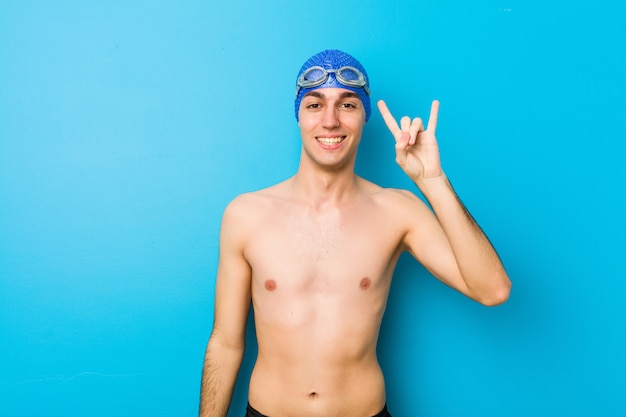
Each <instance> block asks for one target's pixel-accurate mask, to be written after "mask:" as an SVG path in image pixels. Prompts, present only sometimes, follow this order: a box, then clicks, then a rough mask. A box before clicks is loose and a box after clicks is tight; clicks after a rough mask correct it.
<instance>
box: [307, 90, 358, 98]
mask: <svg viewBox="0 0 626 417" xmlns="http://www.w3.org/2000/svg"><path fill="white" fill-rule="evenodd" d="M306 96H313V97H317V98H320V99H324V98H326V96H325V95H324V94H323V93H321V92H320V91H319V90H313V91H309V92H308V93H306V94H305V95H304V97H306ZM304 97H303V98H304ZM339 98H340V99H343V98H358V99H360V98H361V97H359V95H358V94H357V93H354V92H352V91H344V92H343V93H341V94H340V95H339Z"/></svg>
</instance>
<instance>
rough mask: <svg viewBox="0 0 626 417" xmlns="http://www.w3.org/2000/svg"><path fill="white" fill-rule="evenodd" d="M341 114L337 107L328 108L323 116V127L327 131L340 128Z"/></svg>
mask: <svg viewBox="0 0 626 417" xmlns="http://www.w3.org/2000/svg"><path fill="white" fill-rule="evenodd" d="M339 124H340V123H339V114H338V113H337V108H336V107H335V106H327V107H326V108H324V113H323V114H322V126H323V127H324V128H326V129H335V128H337V127H339Z"/></svg>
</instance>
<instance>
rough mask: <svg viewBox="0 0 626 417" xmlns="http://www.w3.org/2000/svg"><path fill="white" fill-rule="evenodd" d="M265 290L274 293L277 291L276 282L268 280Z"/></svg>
mask: <svg viewBox="0 0 626 417" xmlns="http://www.w3.org/2000/svg"><path fill="white" fill-rule="evenodd" d="M265 289H266V290H268V291H274V290H275V289H276V281H274V280H273V279H268V280H267V281H265Z"/></svg>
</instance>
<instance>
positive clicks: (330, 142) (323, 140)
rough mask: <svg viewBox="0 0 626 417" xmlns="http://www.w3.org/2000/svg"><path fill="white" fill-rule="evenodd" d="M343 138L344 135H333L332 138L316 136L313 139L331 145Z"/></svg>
mask: <svg viewBox="0 0 626 417" xmlns="http://www.w3.org/2000/svg"><path fill="white" fill-rule="evenodd" d="M345 138H346V137H345V136H335V137H332V138H326V137H324V138H322V137H316V138H315V139H316V140H317V141H318V142H319V143H321V144H322V145H326V146H332V145H337V144H338V143H341V142H342V141H343V140H344V139H345Z"/></svg>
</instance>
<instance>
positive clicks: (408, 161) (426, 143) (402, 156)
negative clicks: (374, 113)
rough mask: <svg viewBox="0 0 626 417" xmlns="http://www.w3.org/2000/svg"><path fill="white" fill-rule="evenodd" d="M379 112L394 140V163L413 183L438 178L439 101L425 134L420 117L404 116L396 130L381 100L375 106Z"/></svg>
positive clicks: (392, 118)
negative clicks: (437, 136) (437, 132)
mask: <svg viewBox="0 0 626 417" xmlns="http://www.w3.org/2000/svg"><path fill="white" fill-rule="evenodd" d="M378 110H380V114H381V115H382V116H383V119H384V120H385V124H387V127H388V128H389V130H390V131H391V134H392V135H393V137H394V138H395V140H396V162H397V163H398V165H400V167H401V168H402V170H403V171H404V172H405V173H406V174H407V175H408V176H409V177H410V178H411V179H413V181H415V182H417V181H420V180H423V179H428V178H435V177H439V176H441V175H442V173H443V171H442V169H441V160H440V158H439V147H438V146H437V138H436V137H435V130H436V129H437V115H438V114H439V101H437V100H434V101H433V103H432V106H431V108H430V117H429V119H428V126H427V128H426V130H424V124H423V123H422V119H421V118H419V117H416V118H415V119H413V120H411V118H410V117H408V116H404V117H402V119H400V125H399V126H398V123H397V122H396V119H395V118H394V117H393V115H392V114H391V112H390V111H389V109H388V108H387V105H386V104H385V102H384V101H383V100H380V101H379V102H378Z"/></svg>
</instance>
